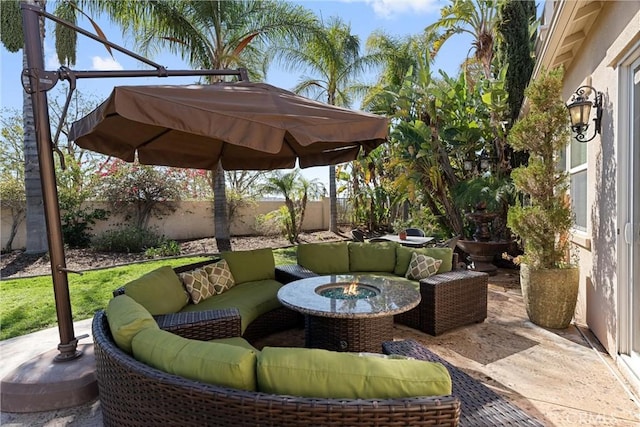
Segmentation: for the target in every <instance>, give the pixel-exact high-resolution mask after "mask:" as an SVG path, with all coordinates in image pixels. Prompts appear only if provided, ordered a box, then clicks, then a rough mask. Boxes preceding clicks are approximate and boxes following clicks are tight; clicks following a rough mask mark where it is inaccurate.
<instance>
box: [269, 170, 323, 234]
mask: <svg viewBox="0 0 640 427" xmlns="http://www.w3.org/2000/svg"><path fill="white" fill-rule="evenodd" d="M261 190H262V192H263V193H266V194H279V195H281V196H283V197H284V204H285V208H286V212H287V217H286V218H283V219H281V220H282V221H283V222H284V224H285V225H286V226H285V229H286V234H287V238H288V239H289V241H290V242H291V243H295V242H297V241H298V235H299V234H300V231H301V227H302V222H303V221H304V214H305V210H306V208H307V201H308V200H309V197H311V198H315V197H318V196H320V195H321V194H323V193H324V186H323V185H322V183H320V182H319V181H318V180H315V179H314V180H311V181H310V180H307V179H305V178H304V177H302V176H301V175H300V171H299V170H298V169H294V170H292V171H290V172H281V171H277V172H274V173H273V175H271V176H270V177H267V180H266V182H265V183H264V184H263V185H262V186H261Z"/></svg>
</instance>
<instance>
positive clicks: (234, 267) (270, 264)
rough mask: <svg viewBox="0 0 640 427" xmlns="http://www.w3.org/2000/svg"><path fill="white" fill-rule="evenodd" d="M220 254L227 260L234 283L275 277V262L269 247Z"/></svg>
mask: <svg viewBox="0 0 640 427" xmlns="http://www.w3.org/2000/svg"><path fill="white" fill-rule="evenodd" d="M220 255H221V256H222V258H223V259H224V260H225V261H227V264H228V265H229V270H231V274H233V278H234V279H235V281H236V284H238V283H245V282H253V281H256V280H267V279H275V277H276V263H275V261H274V259H273V251H272V250H271V248H265V249H256V250H253V251H237V252H223V253H222V254H220Z"/></svg>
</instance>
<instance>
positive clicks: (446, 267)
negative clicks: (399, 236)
mask: <svg viewBox="0 0 640 427" xmlns="http://www.w3.org/2000/svg"><path fill="white" fill-rule="evenodd" d="M414 252H416V253H419V254H424V255H427V256H430V257H431V258H434V259H439V260H442V263H441V264H440V267H439V268H438V273H437V274H440V273H446V272H447V271H451V269H452V264H453V249H451V248H407V247H405V246H400V245H398V246H396V265H395V268H394V270H393V272H394V273H395V274H397V275H398V276H404V275H405V274H407V269H408V268H409V262H411V255H412V254H413V253H414Z"/></svg>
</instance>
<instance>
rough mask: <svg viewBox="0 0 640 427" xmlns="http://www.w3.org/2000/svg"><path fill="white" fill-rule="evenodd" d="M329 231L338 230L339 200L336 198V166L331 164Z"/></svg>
mask: <svg viewBox="0 0 640 427" xmlns="http://www.w3.org/2000/svg"><path fill="white" fill-rule="evenodd" d="M329 208H330V215H329V231H331V232H332V233H337V232H338V200H337V198H336V167H335V165H331V166H329Z"/></svg>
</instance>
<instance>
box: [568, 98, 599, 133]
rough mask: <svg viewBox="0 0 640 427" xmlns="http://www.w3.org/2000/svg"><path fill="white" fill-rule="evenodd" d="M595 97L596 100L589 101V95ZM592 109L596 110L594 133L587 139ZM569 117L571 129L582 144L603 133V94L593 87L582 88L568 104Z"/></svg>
mask: <svg viewBox="0 0 640 427" xmlns="http://www.w3.org/2000/svg"><path fill="white" fill-rule="evenodd" d="M591 94H593V95H594V100H593V101H591V100H589V95H591ZM591 107H595V108H596V117H595V118H594V119H593V121H594V122H595V126H594V132H593V135H591V137H590V138H587V136H586V132H587V129H589V118H590V116H591ZM567 109H568V110H569V117H570V118H571V129H572V130H573V131H574V132H575V133H576V135H575V138H576V140H577V141H580V142H588V141H591V140H592V139H593V138H595V137H596V134H599V133H600V131H601V123H602V92H598V91H597V90H596V89H595V88H593V87H592V86H580V87H579V88H578V89H576V91H575V93H574V94H573V96H572V97H571V102H570V103H569V104H567Z"/></svg>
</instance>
